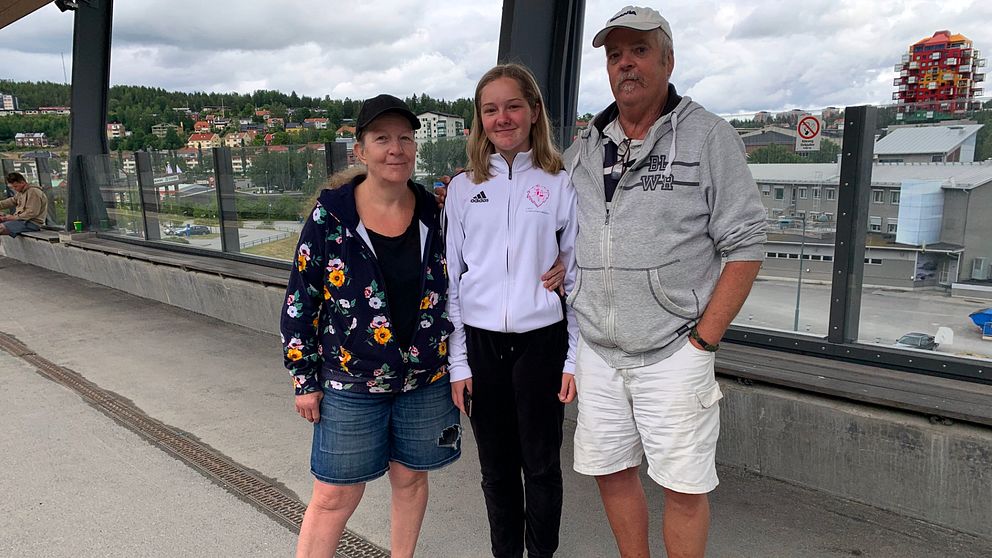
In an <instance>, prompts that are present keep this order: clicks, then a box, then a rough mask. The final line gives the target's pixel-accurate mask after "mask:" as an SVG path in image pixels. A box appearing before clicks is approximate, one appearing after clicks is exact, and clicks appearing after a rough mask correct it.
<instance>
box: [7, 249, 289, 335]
mask: <svg viewBox="0 0 992 558" xmlns="http://www.w3.org/2000/svg"><path fill="white" fill-rule="evenodd" d="M0 250H2V252H3V253H4V255H6V256H7V257H9V258H13V259H16V260H20V261H22V262H25V263H29V264H31V265H35V266H38V267H42V268H45V269H50V270H52V271H57V272H59V273H64V274H66V275H71V276H73V277H79V278H80V279H85V280H87V281H92V282H94V283H98V284H100V285H106V286H108V287H111V288H113V289H117V290H120V291H124V292H126V293H130V294H133V295H136V296H140V297H143V298H148V299H151V300H157V301H159V302H163V303H165V304H169V305H171V306H177V307H179V308H183V309H186V310H189V311H191V312H196V313H197V314H204V315H207V316H211V317H213V318H217V319H219V320H223V321H225V322H228V323H232V324H237V325H241V326H244V327H247V328H251V329H254V330H258V331H262V332H266V333H274V334H278V333H279V311H280V309H281V308H282V297H283V295H284V292H285V289H283V288H278V287H274V286H269V285H262V284H260V283H257V282H254V281H245V280H241V279H236V278H232V277H226V276H222V275H218V274H215V273H205V272H199V271H188V270H185V269H183V268H180V267H176V266H171V265H164V264H158V263H153V262H149V261H147V260H143V259H137V258H128V257H124V256H118V255H115V254H106V253H104V252H100V251H97V250H88V249H85V248H82V247H79V246H75V245H72V244H65V243H59V242H46V241H40V240H35V239H31V238H26V237H21V238H18V239H4V240H3V242H2V244H0Z"/></svg>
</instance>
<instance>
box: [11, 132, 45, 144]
mask: <svg viewBox="0 0 992 558" xmlns="http://www.w3.org/2000/svg"><path fill="white" fill-rule="evenodd" d="M14 145H16V146H17V147H48V137H46V136H45V133H44V132H19V133H17V134H14Z"/></svg>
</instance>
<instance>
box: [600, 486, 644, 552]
mask: <svg viewBox="0 0 992 558" xmlns="http://www.w3.org/2000/svg"><path fill="white" fill-rule="evenodd" d="M596 482H597V483H598V484H599V495H600V497H601V498H602V499H603V507H605V508H606V517H607V519H609V520H610V528H611V529H613V538H615V539H616V541H617V549H619V550H620V556H621V558H647V557H648V556H650V555H651V551H650V550H649V549H648V503H647V499H646V498H645V497H644V487H642V486H641V478H640V477H639V476H638V471H637V467H631V468H629V469H624V470H623V471H620V472H617V473H612V474H609V475H603V476H599V477H596Z"/></svg>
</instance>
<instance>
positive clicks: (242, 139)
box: [224, 132, 255, 147]
mask: <svg viewBox="0 0 992 558" xmlns="http://www.w3.org/2000/svg"><path fill="white" fill-rule="evenodd" d="M253 141H255V133H253V132H235V133H233V134H227V135H226V136H224V146H225V147H245V146H248V145H251V144H252V142H253Z"/></svg>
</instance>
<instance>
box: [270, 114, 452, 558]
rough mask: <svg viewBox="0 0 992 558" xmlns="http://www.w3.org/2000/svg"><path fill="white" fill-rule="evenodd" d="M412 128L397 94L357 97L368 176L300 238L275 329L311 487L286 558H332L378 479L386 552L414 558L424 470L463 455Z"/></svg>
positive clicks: (436, 243) (439, 280)
mask: <svg viewBox="0 0 992 558" xmlns="http://www.w3.org/2000/svg"><path fill="white" fill-rule="evenodd" d="M419 127H420V122H419V121H418V120H417V118H416V116H414V114H413V113H412V112H410V110H409V109H408V108H407V106H406V105H405V104H404V103H403V102H402V101H401V100H399V99H397V98H396V97H392V96H390V95H379V96H378V97H374V98H372V99H369V100H367V101H366V102H365V103H364V104H363V106H362V109H361V111H360V112H359V116H358V123H357V143H356V144H355V155H356V156H357V157H358V159H359V160H361V162H362V163H364V164H365V165H366V167H367V174H359V175H357V176H354V177H353V178H352V179H351V180H350V181H348V182H347V183H345V184H343V185H341V186H339V187H337V188H332V189H328V190H324V191H323V192H322V193H321V194H320V196H319V198H318V200H317V204H316V207H314V210H313V214H312V215H311V216H310V218H309V219H308V220H307V222H306V224H305V225H304V227H303V231H302V232H301V233H300V242H299V245H298V248H297V251H296V261H295V265H294V268H293V271H292V273H291V275H290V280H289V287H288V288H287V292H286V300H285V303H284V306H283V311H282V320H281V330H282V337H283V348H284V354H285V362H286V367H287V368H289V370H290V372H291V373H292V374H293V378H294V384H295V387H296V409H297V411H298V412H299V414H300V415H301V416H303V417H304V418H306V419H307V420H309V421H310V422H312V423H314V434H313V446H312V449H311V457H310V467H311V471H312V473H313V475H314V477H315V479H316V480H315V481H314V487H313V496H312V498H311V500H310V505H309V506H308V507H307V512H306V515H305V516H304V518H303V526H302V528H301V530H300V540H299V545H298V548H297V556H331V555H333V554H334V549H335V548H336V547H337V543H338V540H339V539H340V536H341V532H342V531H343V529H344V527H345V523H346V522H347V520H348V518H349V517H350V516H351V514H352V512H354V510H355V508H356V507H357V506H358V503H359V501H360V500H361V497H362V493H363V492H364V488H365V483H366V482H368V481H370V480H372V479H375V478H378V477H380V476H382V475H383V474H385V473H386V472H387V471H388V472H389V480H390V484H391V486H392V490H393V496H392V514H391V520H392V536H391V539H392V540H391V543H392V545H391V546H392V553H393V556H412V555H413V552H414V549H415V547H416V544H417V537H418V535H419V533H420V525H421V523H422V521H423V518H424V512H425V510H426V506H427V471H429V470H433V469H437V468H440V467H442V466H444V465H447V464H448V463H451V462H452V461H454V460H456V459H457V458H458V457H459V456H460V448H459V442H460V436H461V427H460V426H459V420H458V411H457V409H456V408H455V407H454V405H453V404H452V401H451V396H450V391H449V387H448V379H447V366H446V363H447V352H448V349H447V342H448V336H449V335H450V333H451V329H452V328H451V322H450V321H449V320H448V315H447V313H446V312H445V305H446V294H445V293H446V287H447V276H446V269H445V260H444V240H443V238H441V236H440V231H439V226H438V209H437V205H436V203H435V201H434V198H433V196H431V195H430V194H428V193H427V192H426V191H425V190H423V189H422V188H421V187H419V186H418V185H416V184H414V183H413V182H411V181H410V177H411V175H412V174H413V168H414V161H415V158H416V143H415V141H414V132H413V131H414V129H416V128H419Z"/></svg>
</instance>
